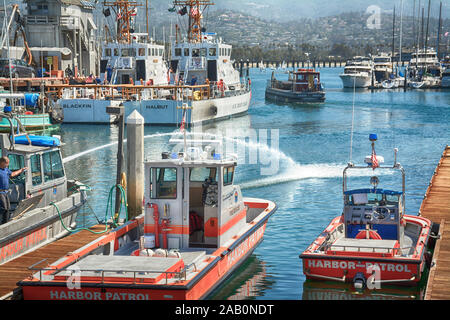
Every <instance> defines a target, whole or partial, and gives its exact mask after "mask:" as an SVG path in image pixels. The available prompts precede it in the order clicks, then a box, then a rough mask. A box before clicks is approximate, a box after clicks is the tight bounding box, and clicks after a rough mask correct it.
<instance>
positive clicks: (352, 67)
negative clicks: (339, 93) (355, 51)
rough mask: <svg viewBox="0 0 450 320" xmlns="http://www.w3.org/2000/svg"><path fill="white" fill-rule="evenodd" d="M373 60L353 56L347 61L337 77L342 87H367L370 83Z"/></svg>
mask: <svg viewBox="0 0 450 320" xmlns="http://www.w3.org/2000/svg"><path fill="white" fill-rule="evenodd" d="M372 76H373V62H372V59H370V58H368V57H360V56H357V57H354V58H353V59H351V60H349V61H347V63H346V64H345V67H344V73H342V74H340V75H339V77H340V78H341V80H342V84H343V86H344V88H353V87H355V88H367V87H369V86H370V85H371V83H372Z"/></svg>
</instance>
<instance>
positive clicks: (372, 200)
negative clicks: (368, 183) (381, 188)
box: [367, 193, 383, 204]
mask: <svg viewBox="0 0 450 320" xmlns="http://www.w3.org/2000/svg"><path fill="white" fill-rule="evenodd" d="M367 200H368V203H369V204H378V202H380V201H381V200H383V195H382V194H378V193H368V194H367Z"/></svg>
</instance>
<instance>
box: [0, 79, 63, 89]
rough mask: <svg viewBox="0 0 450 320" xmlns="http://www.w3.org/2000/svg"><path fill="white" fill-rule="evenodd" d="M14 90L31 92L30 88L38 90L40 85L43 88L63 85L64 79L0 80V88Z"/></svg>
mask: <svg viewBox="0 0 450 320" xmlns="http://www.w3.org/2000/svg"><path fill="white" fill-rule="evenodd" d="M11 82H12V86H13V88H14V90H19V89H22V90H29V91H30V90H31V89H32V88H35V89H39V88H40V86H41V84H42V83H43V84H44V86H50V85H60V84H63V83H64V78H54V77H44V78H17V79H16V78H13V79H12V80H10V79H9V78H0V86H1V87H3V88H5V89H8V90H9V87H10V86H11Z"/></svg>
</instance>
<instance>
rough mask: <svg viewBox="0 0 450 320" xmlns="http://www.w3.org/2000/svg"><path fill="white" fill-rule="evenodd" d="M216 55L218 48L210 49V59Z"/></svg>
mask: <svg viewBox="0 0 450 320" xmlns="http://www.w3.org/2000/svg"><path fill="white" fill-rule="evenodd" d="M216 54H217V50H216V48H209V56H210V57H215V56H216Z"/></svg>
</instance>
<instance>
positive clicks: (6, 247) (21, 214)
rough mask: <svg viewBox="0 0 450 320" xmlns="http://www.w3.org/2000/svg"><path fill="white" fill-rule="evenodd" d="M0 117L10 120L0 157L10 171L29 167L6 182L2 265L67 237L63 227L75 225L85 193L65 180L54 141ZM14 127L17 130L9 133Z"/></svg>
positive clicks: (0, 247)
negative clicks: (6, 160) (6, 216)
mask: <svg viewBox="0 0 450 320" xmlns="http://www.w3.org/2000/svg"><path fill="white" fill-rule="evenodd" d="M0 116H1V117H2V118H3V119H7V121H9V123H10V128H11V131H10V133H9V134H7V133H1V134H0V151H1V156H6V157H8V158H9V169H10V170H11V171H16V170H19V169H21V168H23V167H28V170H26V171H24V172H23V173H21V174H20V175H18V176H16V177H14V178H10V184H9V199H10V205H11V209H10V216H9V221H8V222H6V223H4V224H2V225H0V250H1V254H0V264H3V263H6V262H8V261H9V260H12V259H14V258H16V257H18V256H20V255H22V254H24V253H25V252H27V251H29V250H32V249H33V248H35V247H37V246H38V245H39V244H42V243H43V242H49V241H52V240H55V239H56V238H58V237H61V236H63V235H65V234H67V233H68V231H67V230H66V228H64V226H66V227H67V228H70V227H74V226H75V220H76V217H77V213H78V210H79V209H80V208H81V206H82V205H83V204H84V203H85V201H86V190H84V185H83V184H81V183H80V182H78V181H75V180H68V179H67V178H66V174H65V170H64V166H63V162H62V158H61V150H60V148H61V142H60V140H59V138H57V137H46V136H34V135H28V134H27V133H25V132H24V130H23V127H22V124H21V122H20V120H19V119H18V118H17V117H13V116H11V115H7V114H1V115H0ZM16 125H17V126H18V127H19V128H18V129H17V130H19V131H16V130H15V129H14V127H15V126H16ZM15 131H16V133H15ZM17 132H18V133H17ZM63 225H64V226H63ZM27 238H28V239H30V238H32V239H34V240H33V241H26V239H27Z"/></svg>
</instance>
